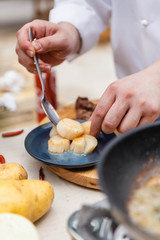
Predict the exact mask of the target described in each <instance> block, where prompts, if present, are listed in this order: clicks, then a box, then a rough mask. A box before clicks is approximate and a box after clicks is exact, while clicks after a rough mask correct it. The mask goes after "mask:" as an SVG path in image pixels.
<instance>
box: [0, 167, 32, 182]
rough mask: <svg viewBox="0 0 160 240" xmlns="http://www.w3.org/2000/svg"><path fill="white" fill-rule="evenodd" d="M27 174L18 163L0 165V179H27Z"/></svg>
mask: <svg viewBox="0 0 160 240" xmlns="http://www.w3.org/2000/svg"><path fill="white" fill-rule="evenodd" d="M27 178H28V174H27V172H26V170H25V169H24V168H23V167H22V165H20V164H18V163H4V164H0V179H16V180H21V179H27Z"/></svg>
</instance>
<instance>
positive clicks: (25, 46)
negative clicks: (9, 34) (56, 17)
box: [16, 24, 35, 57]
mask: <svg viewBox="0 0 160 240" xmlns="http://www.w3.org/2000/svg"><path fill="white" fill-rule="evenodd" d="M26 25H28V27H23V28H22V29H20V30H19V31H18V32H17V34H16V36H17V46H16V53H17V54H18V52H19V50H21V51H23V52H25V54H26V55H28V56H29V57H33V56H34V55H35V49H34V46H33V45H32V43H31V42H30V40H29V36H28V28H29V24H26Z"/></svg>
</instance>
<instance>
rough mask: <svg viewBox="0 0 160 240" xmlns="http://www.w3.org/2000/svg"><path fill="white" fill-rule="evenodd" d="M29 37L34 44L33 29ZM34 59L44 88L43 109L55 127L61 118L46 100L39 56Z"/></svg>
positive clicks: (29, 32)
mask: <svg viewBox="0 0 160 240" xmlns="http://www.w3.org/2000/svg"><path fill="white" fill-rule="evenodd" d="M28 35H29V40H30V42H32V41H33V37H32V29H31V28H29V29H28ZM33 59H34V62H35V65H36V68H37V72H38V75H39V78H40V82H41V86H42V99H41V105H42V108H43V110H44V112H45V114H46V115H47V117H48V118H49V119H50V121H51V122H52V123H53V124H54V125H57V124H58V122H59V121H60V118H59V116H58V113H57V112H56V110H55V109H54V107H53V106H52V105H51V104H50V102H48V101H47V99H46V96H45V93H46V90H45V86H44V82H43V78H42V74H41V70H40V67H39V63H38V58H37V54H35V55H34V57H33Z"/></svg>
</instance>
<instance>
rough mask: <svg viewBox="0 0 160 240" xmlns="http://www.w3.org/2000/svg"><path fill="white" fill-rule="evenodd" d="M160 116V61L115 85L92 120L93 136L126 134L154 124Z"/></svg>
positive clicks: (102, 100)
mask: <svg viewBox="0 0 160 240" xmlns="http://www.w3.org/2000/svg"><path fill="white" fill-rule="evenodd" d="M159 114H160V60H158V61H157V62H155V63H154V64H153V65H151V66H149V67H148V68H146V69H145V70H143V71H141V72H138V73H135V74H133V75H130V76H127V77H125V78H122V79H120V80H118V81H116V82H113V83H112V84H111V85H109V87H108V88H107V89H106V90H105V92H104V94H103V95H102V97H101V98H100V101H99V103H98V104H97V106H96V108H95V110H94V112H93V114H92V116H91V118H90V120H91V122H92V123H91V134H92V135H94V136H97V135H98V134H99V132H100V130H102V131H103V132H104V133H112V132H114V131H115V130H116V129H117V130H118V131H119V132H120V133H124V132H126V131H128V130H130V129H132V128H135V127H137V126H140V125H143V124H146V123H150V122H153V121H155V120H156V119H157V118H158V116H159Z"/></svg>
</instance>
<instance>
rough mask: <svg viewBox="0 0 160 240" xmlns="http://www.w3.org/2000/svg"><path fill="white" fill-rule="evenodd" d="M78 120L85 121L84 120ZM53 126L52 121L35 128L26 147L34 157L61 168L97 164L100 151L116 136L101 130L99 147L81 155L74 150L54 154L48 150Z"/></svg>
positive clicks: (29, 135) (27, 138)
mask: <svg viewBox="0 0 160 240" xmlns="http://www.w3.org/2000/svg"><path fill="white" fill-rule="evenodd" d="M77 121H79V122H84V121H83V120H77ZM52 126H53V124H52V123H46V124H44V125H42V126H39V127H37V128H35V129H33V130H32V131H31V132H30V133H29V134H28V135H27V137H26V139H25V148H26V150H27V152H28V153H29V154H30V155H31V156H32V157H34V158H36V159H38V160H39V161H42V162H43V163H45V164H48V165H51V166H55V167H61V168H84V167H89V166H92V165H95V164H96V163H97V162H98V161H99V159H100V153H101V152H102V150H103V148H104V146H105V145H106V144H107V142H109V141H110V140H111V139H112V138H114V137H115V136H116V135H115V134H114V133H112V134H104V133H102V132H101V133H100V134H99V136H98V138H97V140H98V145H97V147H96V148H95V149H94V151H93V152H91V153H89V154H82V155H79V154H74V153H72V152H65V153H62V154H54V153H50V152H49V151H48V140H49V132H50V130H51V128H52Z"/></svg>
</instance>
